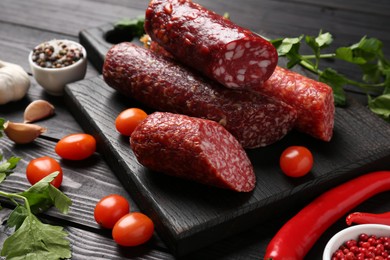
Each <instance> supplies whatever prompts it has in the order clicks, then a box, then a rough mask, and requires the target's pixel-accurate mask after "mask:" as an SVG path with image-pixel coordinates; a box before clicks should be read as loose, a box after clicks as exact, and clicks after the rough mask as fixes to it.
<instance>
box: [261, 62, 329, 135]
mask: <svg viewBox="0 0 390 260" xmlns="http://www.w3.org/2000/svg"><path fill="white" fill-rule="evenodd" d="M258 91H259V92H261V93H264V94H266V95H269V96H272V97H275V98H277V99H280V100H282V101H284V102H285V103H287V104H289V105H291V106H292V107H294V108H295V109H296V110H297V113H298V119H297V122H296V126H295V127H296V129H297V130H299V131H301V132H304V133H307V134H309V135H312V136H313V137H315V138H318V139H320V140H323V141H330V140H331V138H332V135H333V127H334V113H335V107H334V101H333V90H332V88H331V87H329V86H328V85H326V84H325V83H322V82H319V81H315V80H313V79H310V78H308V77H305V76H303V75H301V74H299V73H296V72H293V71H290V70H287V69H284V68H281V67H276V69H275V71H274V73H273V74H272V76H271V77H270V78H269V79H268V80H267V81H266V82H265V83H264V84H263V86H261V88H258Z"/></svg>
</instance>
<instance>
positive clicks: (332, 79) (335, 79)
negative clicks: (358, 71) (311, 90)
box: [319, 68, 347, 106]
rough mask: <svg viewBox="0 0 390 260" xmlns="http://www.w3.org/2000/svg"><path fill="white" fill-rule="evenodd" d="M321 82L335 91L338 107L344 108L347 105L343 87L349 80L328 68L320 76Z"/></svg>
mask: <svg viewBox="0 0 390 260" xmlns="http://www.w3.org/2000/svg"><path fill="white" fill-rule="evenodd" d="M319 80H320V81H321V82H324V83H326V84H328V85H329V86H330V87H331V88H332V89H333V95H334V99H335V100H334V102H335V104H336V105H340V106H344V105H345V104H346V97H345V92H344V89H343V86H344V85H345V84H346V82H347V79H346V78H345V77H344V76H343V75H341V74H339V73H337V71H335V70H333V69H330V68H327V69H325V70H324V71H323V72H322V73H321V74H320V77H319Z"/></svg>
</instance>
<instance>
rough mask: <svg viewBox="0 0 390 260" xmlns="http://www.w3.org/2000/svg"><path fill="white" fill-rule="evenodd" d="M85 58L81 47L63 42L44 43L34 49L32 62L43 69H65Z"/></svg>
mask: <svg viewBox="0 0 390 260" xmlns="http://www.w3.org/2000/svg"><path fill="white" fill-rule="evenodd" d="M83 57H84V55H83V52H82V49H81V48H80V47H79V46H76V45H72V44H66V43H64V42H62V41H55V40H53V41H49V42H44V43H42V44H40V45H38V46H37V47H35V48H34V50H33V54H32V60H33V61H34V62H35V63H36V64H37V65H38V66H40V67H43V68H63V67H66V66H70V65H72V64H74V63H76V62H77V61H79V60H80V59H82V58H83Z"/></svg>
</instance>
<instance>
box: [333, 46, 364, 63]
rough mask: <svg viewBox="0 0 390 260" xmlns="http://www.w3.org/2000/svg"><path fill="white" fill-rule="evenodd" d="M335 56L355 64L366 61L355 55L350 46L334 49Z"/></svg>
mask: <svg viewBox="0 0 390 260" xmlns="http://www.w3.org/2000/svg"><path fill="white" fill-rule="evenodd" d="M336 58H338V59H340V60H345V61H347V62H351V63H355V64H364V63H366V62H367V61H366V60H365V59H364V58H363V57H356V56H355V55H354V53H353V51H352V49H351V48H350V47H340V48H338V49H336Z"/></svg>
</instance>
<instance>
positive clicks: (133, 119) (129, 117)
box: [115, 108, 148, 136]
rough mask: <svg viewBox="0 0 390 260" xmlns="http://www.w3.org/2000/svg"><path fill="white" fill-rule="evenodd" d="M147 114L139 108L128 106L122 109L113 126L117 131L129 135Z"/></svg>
mask: <svg viewBox="0 0 390 260" xmlns="http://www.w3.org/2000/svg"><path fill="white" fill-rule="evenodd" d="M147 116H148V114H146V113H145V111H143V110H141V109H139V108H128V109H126V110H124V111H122V112H121V113H120V114H119V115H118V116H117V118H116V119H115V127H116V130H118V132H119V133H121V134H122V135H125V136H130V135H131V134H132V133H133V131H134V129H135V128H136V127H137V126H138V125H139V123H141V121H142V120H144V119H145V118H146V117H147Z"/></svg>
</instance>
